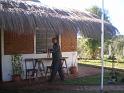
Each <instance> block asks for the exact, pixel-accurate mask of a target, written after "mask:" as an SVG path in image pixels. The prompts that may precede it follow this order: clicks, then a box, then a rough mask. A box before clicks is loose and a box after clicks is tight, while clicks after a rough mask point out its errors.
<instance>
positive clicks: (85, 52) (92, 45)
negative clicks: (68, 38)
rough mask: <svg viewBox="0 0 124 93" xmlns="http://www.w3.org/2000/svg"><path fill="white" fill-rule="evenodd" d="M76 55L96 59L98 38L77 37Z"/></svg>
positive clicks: (98, 44)
mask: <svg viewBox="0 0 124 93" xmlns="http://www.w3.org/2000/svg"><path fill="white" fill-rule="evenodd" d="M77 43H78V47H77V50H78V55H79V56H80V57H83V58H89V59H96V58H97V57H98V56H99V54H100V53H99V46H100V43H99V41H98V40H95V39H91V38H84V37H81V38H78V42H77Z"/></svg>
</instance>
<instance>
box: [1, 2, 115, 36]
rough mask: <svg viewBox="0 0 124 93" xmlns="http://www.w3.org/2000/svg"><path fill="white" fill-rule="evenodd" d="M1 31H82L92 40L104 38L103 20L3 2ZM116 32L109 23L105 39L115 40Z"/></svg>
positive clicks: (21, 3) (93, 16) (30, 4)
mask: <svg viewBox="0 0 124 93" xmlns="http://www.w3.org/2000/svg"><path fill="white" fill-rule="evenodd" d="M0 28H2V29H4V30H5V31H17V32H32V31H36V30H39V31H53V32H55V33H57V34H60V33H62V32H63V31H73V32H78V31H80V32H81V34H83V35H84V36H88V37H93V38H94V37H97V38H100V34H101V20H100V19H99V18H98V17H97V16H95V15H92V14H89V13H85V12H79V11H74V10H73V11H65V10H59V9H52V8H48V7H45V6H42V5H41V4H40V3H31V2H30V3H29V2H22V1H11V0H6V1H5V0H3V1H0ZM116 30H117V29H116V28H115V27H114V26H112V24H110V23H108V22H105V36H106V37H112V36H113V35H115V34H116Z"/></svg>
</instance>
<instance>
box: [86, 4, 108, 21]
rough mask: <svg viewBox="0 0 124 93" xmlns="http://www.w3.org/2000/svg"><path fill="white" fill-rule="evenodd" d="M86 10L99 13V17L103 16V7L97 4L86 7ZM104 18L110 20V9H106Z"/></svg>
mask: <svg viewBox="0 0 124 93" xmlns="http://www.w3.org/2000/svg"><path fill="white" fill-rule="evenodd" d="M86 11H88V12H90V13H92V14H95V15H97V16H98V17H99V18H101V16H102V9H101V8H99V7H97V6H93V7H91V8H89V9H86ZM104 20H105V21H108V22H109V16H108V11H107V10H104Z"/></svg>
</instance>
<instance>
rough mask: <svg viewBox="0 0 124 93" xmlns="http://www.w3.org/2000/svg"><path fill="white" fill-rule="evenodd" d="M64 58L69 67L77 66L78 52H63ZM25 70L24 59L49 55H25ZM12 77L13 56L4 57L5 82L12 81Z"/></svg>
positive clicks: (48, 63) (3, 77) (45, 63)
mask: <svg viewBox="0 0 124 93" xmlns="http://www.w3.org/2000/svg"><path fill="white" fill-rule="evenodd" d="M62 56H63V57H68V58H67V65H68V67H70V66H71V65H72V64H75V65H76V66H77V52H62ZM22 57H23V61H22V63H23V70H24V68H25V66H24V59H25V58H44V57H47V54H23V55H22ZM50 64H51V62H44V65H45V66H47V65H50ZM11 75H12V65H11V56H10V55H3V56H2V79H3V81H10V80H11V79H12V78H11Z"/></svg>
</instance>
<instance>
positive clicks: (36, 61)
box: [25, 57, 68, 76]
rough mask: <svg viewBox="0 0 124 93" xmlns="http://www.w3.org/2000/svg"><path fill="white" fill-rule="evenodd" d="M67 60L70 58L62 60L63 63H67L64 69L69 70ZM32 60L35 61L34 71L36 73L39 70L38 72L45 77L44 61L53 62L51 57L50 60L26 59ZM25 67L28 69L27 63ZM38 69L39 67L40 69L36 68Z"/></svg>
mask: <svg viewBox="0 0 124 93" xmlns="http://www.w3.org/2000/svg"><path fill="white" fill-rule="evenodd" d="M67 58H68V57H62V58H61V60H62V61H63V62H65V67H63V68H67V69H68V66H67V61H66V59H67ZM32 59H33V60H34V61H32V62H34V63H33V69H34V71H35V70H38V72H40V74H41V75H42V76H44V75H43V74H45V67H44V61H52V58H51V57H50V58H26V59H25V60H32ZM41 66H42V67H41ZM25 67H27V65H26V62H25ZM36 67H38V68H36ZM26 70H27V68H26Z"/></svg>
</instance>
